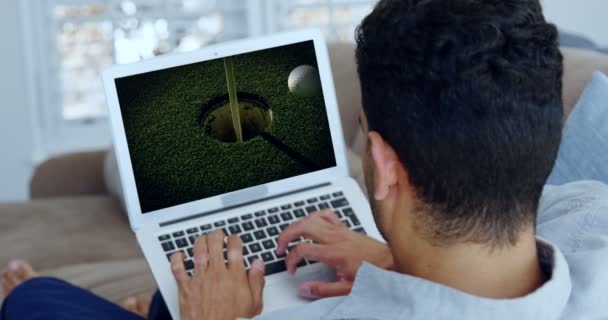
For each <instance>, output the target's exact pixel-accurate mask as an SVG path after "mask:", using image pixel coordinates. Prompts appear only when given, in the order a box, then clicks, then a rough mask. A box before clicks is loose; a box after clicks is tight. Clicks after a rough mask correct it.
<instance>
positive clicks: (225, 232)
mask: <svg viewBox="0 0 608 320" xmlns="http://www.w3.org/2000/svg"><path fill="white" fill-rule="evenodd" d="M222 231H223V232H224V235H225V236H226V237H227V236H229V235H230V231H228V229H227V228H222ZM224 240H225V239H224Z"/></svg>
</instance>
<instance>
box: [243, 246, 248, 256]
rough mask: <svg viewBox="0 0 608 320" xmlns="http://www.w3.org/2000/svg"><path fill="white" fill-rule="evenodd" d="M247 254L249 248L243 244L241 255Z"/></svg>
mask: <svg viewBox="0 0 608 320" xmlns="http://www.w3.org/2000/svg"><path fill="white" fill-rule="evenodd" d="M248 254H249V249H247V246H243V257H244V256H246V255H248Z"/></svg>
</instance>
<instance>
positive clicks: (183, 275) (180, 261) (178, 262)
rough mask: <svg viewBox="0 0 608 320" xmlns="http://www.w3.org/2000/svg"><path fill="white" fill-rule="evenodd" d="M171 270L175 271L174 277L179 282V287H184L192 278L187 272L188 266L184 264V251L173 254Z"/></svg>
mask: <svg viewBox="0 0 608 320" xmlns="http://www.w3.org/2000/svg"><path fill="white" fill-rule="evenodd" d="M171 272H172V273H173V277H174V278H175V282H177V286H178V287H179V289H180V290H182V289H184V288H185V285H186V283H187V281H189V280H190V279H189V276H188V273H187V272H186V267H185V266H184V254H183V253H181V252H176V253H174V254H173V255H171Z"/></svg>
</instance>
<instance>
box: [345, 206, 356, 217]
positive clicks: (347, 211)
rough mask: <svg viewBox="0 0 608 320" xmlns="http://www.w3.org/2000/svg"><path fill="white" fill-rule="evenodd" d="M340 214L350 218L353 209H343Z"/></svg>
mask: <svg viewBox="0 0 608 320" xmlns="http://www.w3.org/2000/svg"><path fill="white" fill-rule="evenodd" d="M342 212H343V213H344V214H345V215H347V216H350V215H351V214H355V212H354V211H353V208H344V209H342Z"/></svg>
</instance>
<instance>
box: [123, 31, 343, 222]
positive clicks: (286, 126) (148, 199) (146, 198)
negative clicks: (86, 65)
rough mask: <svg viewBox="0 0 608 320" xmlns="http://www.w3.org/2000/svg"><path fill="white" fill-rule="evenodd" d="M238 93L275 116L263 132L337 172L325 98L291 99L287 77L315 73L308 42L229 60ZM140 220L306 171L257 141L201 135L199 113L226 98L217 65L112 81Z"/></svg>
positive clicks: (220, 68)
mask: <svg viewBox="0 0 608 320" xmlns="http://www.w3.org/2000/svg"><path fill="white" fill-rule="evenodd" d="M233 61H234V70H235V77H236V84H237V89H238V91H240V92H248V93H253V94H256V95H259V96H261V97H263V98H264V99H265V100H266V102H267V103H268V105H269V107H270V108H271V110H272V123H271V124H270V127H268V128H267V129H266V130H265V132H267V133H268V134H270V135H271V136H273V137H274V138H276V139H278V140H280V141H281V142H282V143H283V144H285V145H287V146H289V147H290V148H291V149H292V150H295V151H296V152H298V153H300V154H301V155H302V156H304V157H306V158H307V159H309V160H310V161H312V162H313V163H315V164H316V165H317V166H319V167H320V168H329V167H333V166H335V156H334V153H333V148H332V144H331V136H330V131H329V125H328V121H327V115H326V112H325V107H324V102H323V95H322V94H320V95H318V96H315V97H309V98H301V97H298V96H296V95H294V94H292V93H290V92H289V90H288V87H287V78H288V76H289V73H290V72H291V70H293V69H294V68H295V67H297V66H299V65H303V64H309V65H312V66H314V67H315V68H316V67H317V64H316V58H315V54H314V46H313V43H312V41H311V42H307V43H302V44H297V45H291V46H284V47H278V48H273V49H268V50H263V51H259V52H254V53H249V54H244V55H239V56H234V57H233ZM116 84H117V90H118V96H119V100H120V105H121V109H122V116H123V121H124V125H125V131H126V134H127V142H128V145H129V152H130V155H131V160H132V163H133V170H134V174H135V180H136V184H137V191H138V194H139V200H140V205H141V209H142V212H144V213H146V212H150V211H155V210H158V209H162V208H167V207H171V206H174V205H178V204H183V203H187V202H191V201H196V200H199V199H202V198H206V197H211V196H214V195H218V194H223V193H227V192H231V191H235V190H239V189H243V188H247V187H252V186H256V185H260V184H264V183H267V182H271V181H275V180H280V179H284V178H288V177H292V176H297V175H301V174H305V173H308V172H310V171H311V169H310V167H308V166H306V165H304V164H302V162H301V161H297V159H293V158H292V157H290V156H289V155H287V154H286V153H285V152H284V151H281V150H280V149H278V148H276V147H275V146H274V145H273V144H271V143H269V142H268V141H267V140H265V139H263V138H262V137H260V136H256V137H254V138H252V139H250V140H248V141H245V142H244V143H241V144H238V143H226V142H221V141H219V140H217V139H216V138H214V137H211V136H210V135H206V134H204V130H203V126H201V125H200V124H199V123H198V122H197V119H198V117H199V116H200V114H201V106H202V105H204V104H205V103H207V102H208V101H209V100H211V99H213V98H215V97H218V96H221V95H226V94H227V87H226V75H225V73H224V65H223V61H222V60H221V59H218V60H213V61H207V62H203V63H197V64H192V65H188V66H182V67H177V68H172V69H167V70H162V71H157V72H151V73H147V74H142V75H137V76H131V77H127V78H122V79H118V80H116Z"/></svg>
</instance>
